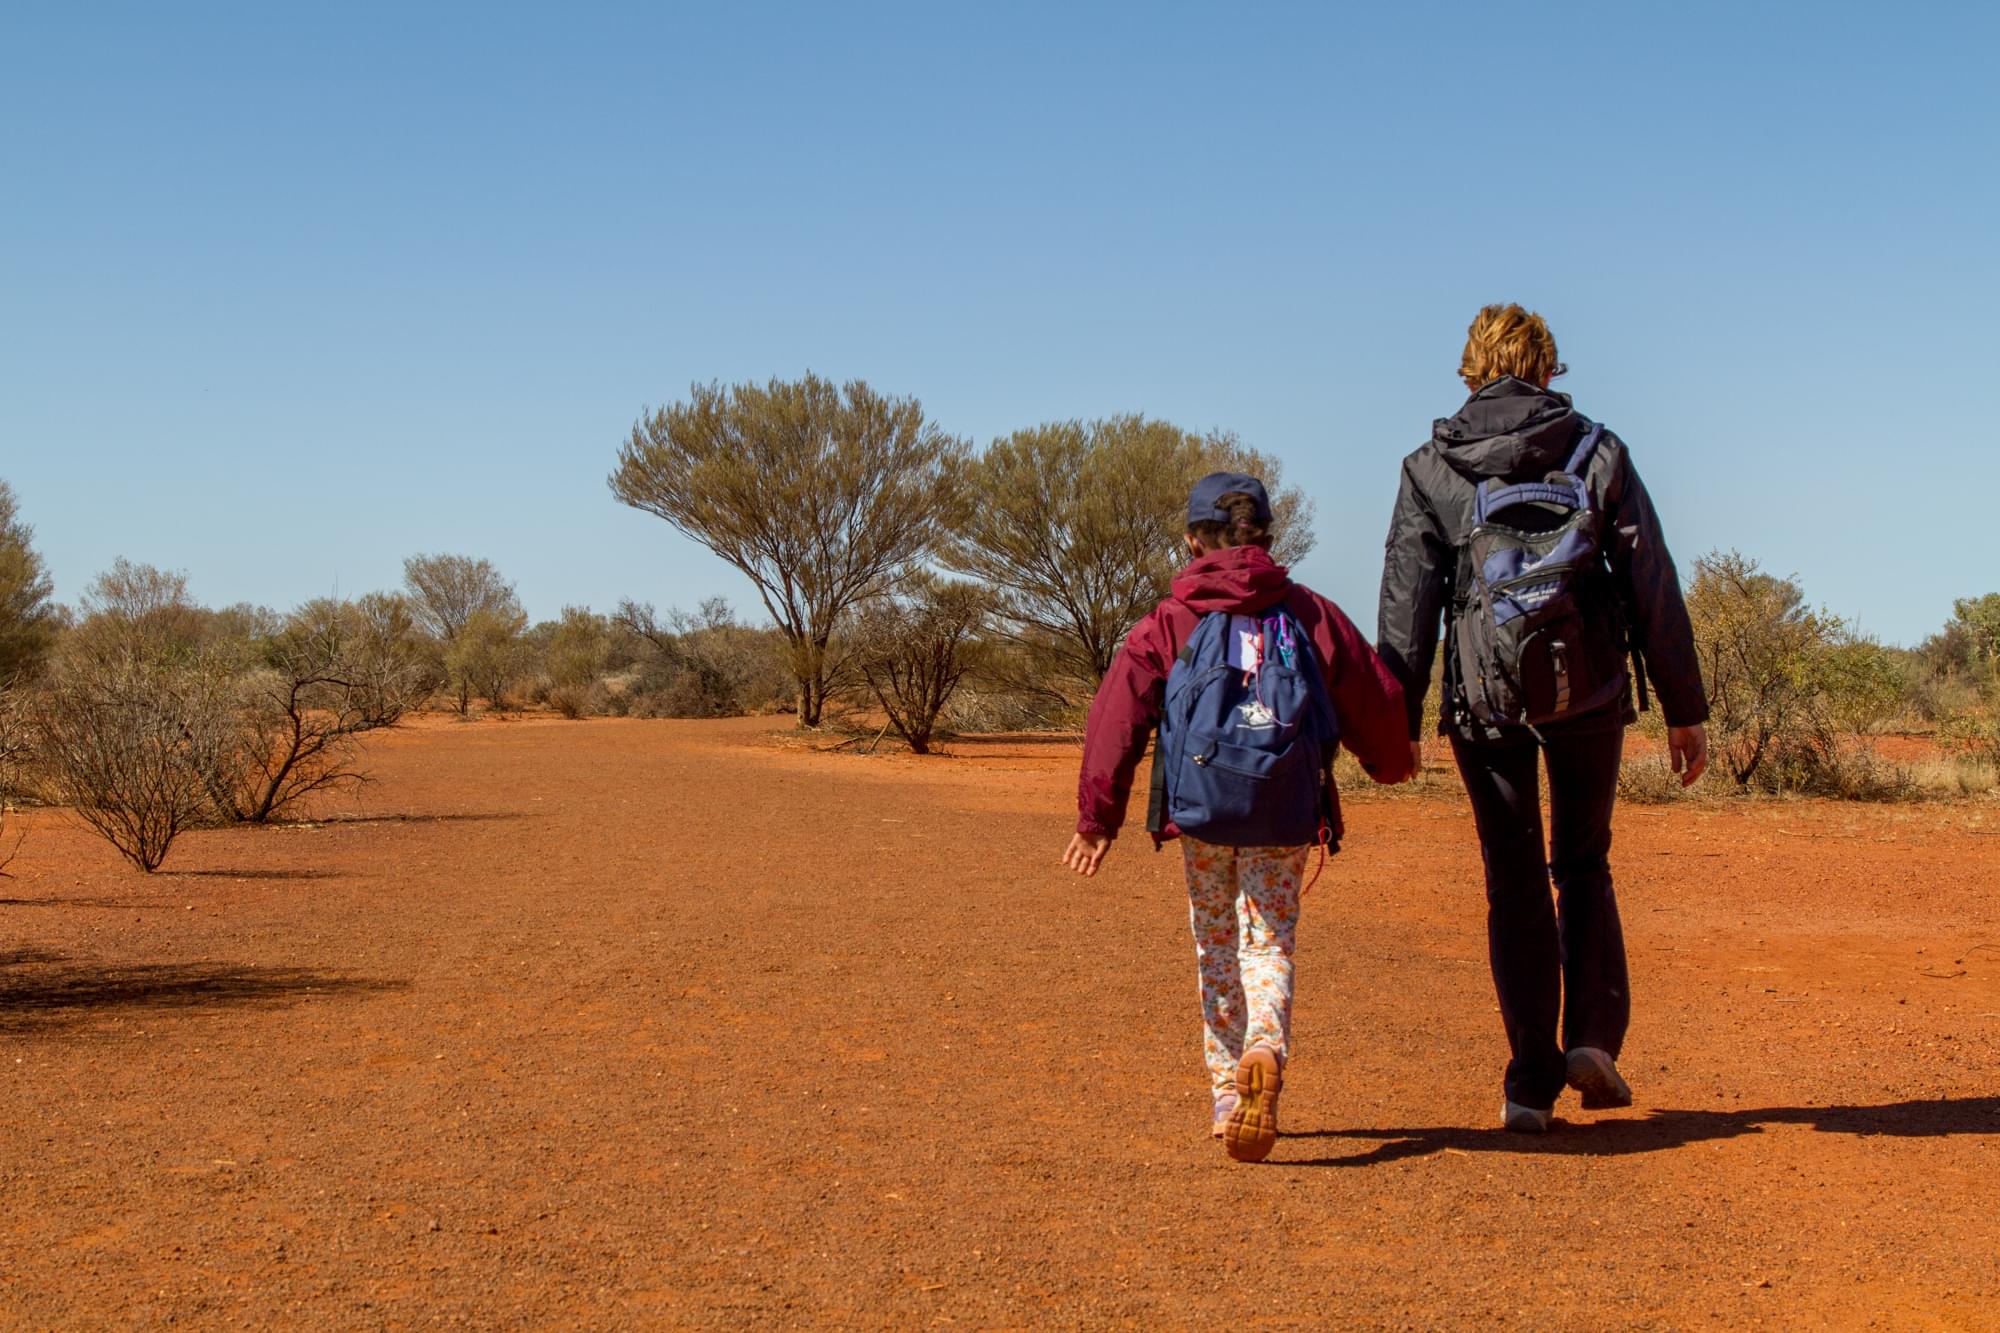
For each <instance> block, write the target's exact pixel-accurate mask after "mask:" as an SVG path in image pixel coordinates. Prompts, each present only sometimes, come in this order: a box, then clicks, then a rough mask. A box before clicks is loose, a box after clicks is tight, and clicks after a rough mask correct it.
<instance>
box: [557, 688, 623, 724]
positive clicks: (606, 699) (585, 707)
mask: <svg viewBox="0 0 2000 1333" xmlns="http://www.w3.org/2000/svg"><path fill="white" fill-rule="evenodd" d="M542 702H543V703H546V704H547V705H548V706H549V707H550V708H553V709H554V710H555V711H556V712H557V713H559V714H561V715H562V716H563V717H566V718H568V719H569V720H570V721H572V722H574V721H576V720H577V719H578V718H584V717H597V716H600V715H602V714H604V713H606V712H609V711H610V705H611V691H610V689H609V688H608V687H607V686H606V685H605V683H604V682H603V681H601V680H593V681H589V682H586V683H584V684H577V685H558V684H556V683H554V682H553V681H551V682H550V683H549V685H548V687H547V688H546V689H545V690H544V691H543V692H542Z"/></svg>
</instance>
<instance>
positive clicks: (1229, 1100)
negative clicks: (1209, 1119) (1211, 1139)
mask: <svg viewBox="0 0 2000 1333" xmlns="http://www.w3.org/2000/svg"><path fill="white" fill-rule="evenodd" d="M1236 1102H1237V1096H1236V1094H1235V1093H1233V1092H1225V1093H1223V1094H1222V1095H1221V1096H1220V1097H1217V1098H1216V1099H1215V1120H1214V1123H1213V1127H1212V1128H1211V1129H1210V1130H1209V1132H1210V1133H1211V1134H1213V1135H1214V1136H1215V1137H1216V1138H1218V1139H1219V1138H1221V1137H1222V1130H1223V1126H1225V1125H1227V1124H1228V1123H1229V1117H1230V1115H1231V1114H1232V1113H1233V1112H1234V1111H1235V1110H1236Z"/></svg>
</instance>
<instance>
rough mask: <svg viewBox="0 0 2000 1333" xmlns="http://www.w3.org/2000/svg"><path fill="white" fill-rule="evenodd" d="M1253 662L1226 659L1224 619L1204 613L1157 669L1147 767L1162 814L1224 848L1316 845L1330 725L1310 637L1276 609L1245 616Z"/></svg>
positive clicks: (1333, 729) (1335, 729)
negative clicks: (1163, 670) (1162, 701)
mask: <svg viewBox="0 0 2000 1333" xmlns="http://www.w3.org/2000/svg"><path fill="white" fill-rule="evenodd" d="M1245 618H1246V619H1252V620H1255V621H1256V622H1257V624H1258V627H1259V630H1260V632H1261V636H1262V637H1261V647H1262V654H1261V656H1262V665H1261V667H1260V668H1259V669H1258V670H1257V671H1256V672H1255V673H1250V672H1246V671H1244V670H1243V668H1241V667H1238V666H1231V665H1230V664H1229V640H1230V635H1231V633H1232V629H1231V625H1232V622H1233V621H1234V620H1235V619H1236V618H1235V617H1232V616H1231V615H1230V614H1229V613H1228V612H1226V611H1216V612H1212V613H1210V614H1209V615H1207V616H1204V617H1203V618H1202V621H1201V624H1200V625H1199V626H1197V627H1196V629H1195V632H1194V633H1193V634H1192V635H1191V636H1189V638H1188V641H1187V646H1186V647H1184V648H1183V649H1182V650H1181V654H1180V657H1179V658H1178V659H1176V660H1175V662H1174V665H1173V669H1172V671H1170V672H1169V673H1168V675H1167V693H1166V707H1165V709H1164V711H1163V712H1162V714H1161V717H1160V738H1159V744H1158V746H1157V748H1156V750H1155V751H1154V758H1153V763H1154V766H1155V768H1156V770H1159V771H1163V772H1164V773H1165V775H1166V781H1165V810H1164V812H1163V813H1164V814H1165V815H1166V817H1167V818H1168V819H1170V820H1171V821H1172V822H1173V823H1174V824H1175V825H1176V826H1177V827H1178V828H1179V829H1180V830H1181V832H1183V833H1186V834H1189V835H1190V836H1192V837H1196V838H1199V839H1201V840H1202V841H1203V842H1213V843H1220V844H1222V845H1224V846H1231V847H1297V846H1302V845H1304V844H1307V843H1315V842H1319V841H1320V840H1321V837H1322V833H1323V831H1324V830H1325V825H1326V810H1327V808H1328V806H1327V793H1326V790H1325V784H1326V783H1327V781H1328V780H1329V778H1328V773H1327V770H1328V768H1329V767H1330V766H1331V764H1332V761H1333V753H1334V747H1335V746H1336V745H1337V744H1338V743H1339V741H1340V722H1339V719H1338V716H1337V715H1336V714H1335V712H1334V708H1333V701H1332V700H1331V699H1329V698H1328V697H1327V693H1326V677H1325V676H1324V675H1323V674H1322V673H1321V671H1320V664H1319V661H1318V659H1317V658H1316V657H1315V656H1314V654H1313V649H1312V641H1311V639H1310V638H1309V637H1308V636H1307V635H1306V633H1305V631H1304V630H1303V629H1301V628H1300V626H1299V624H1298V622H1297V621H1295V620H1293V619H1292V617H1291V616H1290V615H1288V614H1286V613H1285V612H1284V611H1282V610H1276V609H1274V610H1272V611H1271V612H1269V613H1267V614H1265V615H1262V616H1256V617H1245Z"/></svg>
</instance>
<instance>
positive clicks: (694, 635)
mask: <svg viewBox="0 0 2000 1333" xmlns="http://www.w3.org/2000/svg"><path fill="white" fill-rule="evenodd" d="M612 622H613V625H614V626H615V627H616V629H617V631H618V633H619V634H620V635H622V636H624V638H625V639H626V642H627V645H628V646H627V648H626V649H625V653H626V655H628V656H629V657H630V658H631V659H632V660H633V666H632V668H631V669H630V671H629V673H628V674H627V676H626V678H625V679H624V680H623V681H622V682H621V684H622V688H621V689H620V690H618V691H617V692H616V693H615V694H613V695H612V697H611V699H610V701H609V706H610V707H611V709H612V710H613V711H617V712H622V713H626V714H629V715H631V716H633V717H736V716H740V715H742V714H745V713H762V712H774V711H779V710H781V709H783V708H785V707H787V706H789V705H790V704H791V703H792V701H793V691H794V688H795V684H796V678H795V676H794V674H793V671H792V664H791V659H790V656H789V645H788V644H787V642H786V641H785V639H784V638H783V637H782V636H781V635H780V634H779V633H778V632H777V631H775V630H769V629H754V628H752V627H750V626H747V625H743V624H741V623H739V622H738V621H737V619H736V614H735V612H734V611H733V610H731V609H730V606H729V603H728V602H726V601H724V600H723V599H721V598H710V599H708V600H706V601H704V602H703V603H702V604H701V605H700V607H699V608H698V609H697V610H696V611H694V612H693V613H687V612H682V611H677V610H670V611H668V612H667V613H666V615H665V616H664V617H662V616H660V615H659V614H658V613H657V612H656V611H655V610H654V609H653V607H652V606H651V604H649V603H643V602H633V601H624V602H620V603H619V606H618V612H617V614H616V615H615V616H614V617H613V618H612ZM831 648H832V651H833V652H837V651H838V645H837V644H834V645H831ZM617 651H618V650H617V649H614V655H616V654H617ZM829 655H832V654H831V652H830V654H829ZM827 678H829V679H830V678H833V677H832V675H831V673H829V676H828V677H827Z"/></svg>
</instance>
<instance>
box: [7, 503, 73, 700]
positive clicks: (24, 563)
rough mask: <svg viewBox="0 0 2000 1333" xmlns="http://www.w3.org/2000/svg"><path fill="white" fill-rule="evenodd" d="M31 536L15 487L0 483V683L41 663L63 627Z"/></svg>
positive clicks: (32, 535) (51, 586) (50, 585)
mask: <svg viewBox="0 0 2000 1333" xmlns="http://www.w3.org/2000/svg"><path fill="white" fill-rule="evenodd" d="M34 536H35V530H34V529H33V528H31V527H29V526H28V525H27V524H26V523H24V522H22V521H21V518H20V514H19V508H18V504H17V502H16V501H15V498H14V488H13V487H11V486H9V485H8V484H7V483H6V482H4V481H0V685H5V684H6V683H7V682H8V681H11V680H14V679H15V678H17V677H21V676H26V675H28V674H30V673H32V672H33V671H34V670H35V669H36V668H37V667H38V666H40V665H41V661H42V659H43V658H44V657H45V656H47V654H48V651H49V646H50V645H51V644H52V643H54V642H55V636H56V630H57V628H58V627H59V625H60V623H61V622H60V620H59V618H58V612H57V611H56V608H55V604H54V603H53V602H51V601H50V600H49V598H50V595H51V594H52V593H53V592H54V590H55V587H54V585H53V584H52V583H50V581H49V573H48V569H47V567H46V566H44V565H43V563H42V557H41V556H40V554H38V553H37V552H36V550H35V548H34V545H33V541H34Z"/></svg>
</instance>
